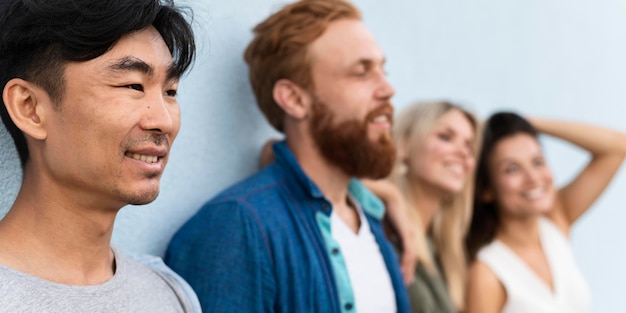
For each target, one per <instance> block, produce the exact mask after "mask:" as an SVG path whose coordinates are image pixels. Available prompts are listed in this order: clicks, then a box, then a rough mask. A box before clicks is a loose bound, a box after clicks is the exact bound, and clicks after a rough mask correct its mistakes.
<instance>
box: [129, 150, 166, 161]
mask: <svg viewBox="0 0 626 313" xmlns="http://www.w3.org/2000/svg"><path fill="white" fill-rule="evenodd" d="M126 156H127V157H130V158H133V159H135V160H140V161H144V162H146V163H156V161H158V160H159V157H157V156H156V155H145V154H138V153H130V152H126Z"/></svg>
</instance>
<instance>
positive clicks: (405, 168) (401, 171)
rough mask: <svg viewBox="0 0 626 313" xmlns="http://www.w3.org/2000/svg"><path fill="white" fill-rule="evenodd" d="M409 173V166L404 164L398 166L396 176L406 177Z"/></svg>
mask: <svg viewBox="0 0 626 313" xmlns="http://www.w3.org/2000/svg"><path fill="white" fill-rule="evenodd" d="M408 172H409V166H408V165H406V163H405V162H402V163H400V164H398V174H400V175H401V176H404V175H406V174H407V173H408Z"/></svg>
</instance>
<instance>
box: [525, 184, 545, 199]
mask: <svg viewBox="0 0 626 313" xmlns="http://www.w3.org/2000/svg"><path fill="white" fill-rule="evenodd" d="M545 193H546V190H545V189H544V188H542V187H538V188H534V189H531V190H528V191H526V192H524V193H522V196H523V197H524V198H526V199H528V200H535V199H538V198H541V197H542V196H543V195H544V194H545Z"/></svg>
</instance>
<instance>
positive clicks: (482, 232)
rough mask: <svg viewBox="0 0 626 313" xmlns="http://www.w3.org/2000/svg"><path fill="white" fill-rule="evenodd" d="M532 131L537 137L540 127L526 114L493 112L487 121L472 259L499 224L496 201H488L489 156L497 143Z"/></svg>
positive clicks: (468, 240) (478, 176)
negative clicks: (536, 126)
mask: <svg viewBox="0 0 626 313" xmlns="http://www.w3.org/2000/svg"><path fill="white" fill-rule="evenodd" d="M520 133H521V134H528V135H531V136H532V137H533V138H537V131H536V130H535V128H534V127H533V126H532V125H531V124H530V123H529V122H528V121H526V120H525V119H524V118H523V117H521V116H519V115H517V114H515V113H511V112H500V113H495V114H493V115H492V116H491V117H490V118H489V119H488V120H487V121H486V122H485V125H484V129H483V140H482V148H481V151H480V156H479V158H478V167H477V169H476V189H475V190H474V211H473V214H472V220H471V223H470V229H469V233H468V235H467V238H466V246H467V251H468V254H469V257H470V260H474V259H475V258H476V254H477V253H478V250H480V248H482V247H483V246H484V245H486V244H488V243H490V242H491V241H492V240H493V238H494V237H495V234H496V229H497V228H498V225H499V215H498V209H497V207H496V204H495V203H494V202H493V201H489V202H488V201H485V200H484V194H485V192H486V191H487V190H489V188H491V179H490V172H489V158H490V156H491V153H492V151H493V149H494V148H495V146H496V144H498V143H499V142H500V141H502V140H503V139H506V138H508V137H511V136H513V135H517V134H520Z"/></svg>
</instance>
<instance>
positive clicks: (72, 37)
mask: <svg viewBox="0 0 626 313" xmlns="http://www.w3.org/2000/svg"><path fill="white" fill-rule="evenodd" d="M186 13H190V11H188V10H186V11H183V10H182V9H180V8H177V7H175V6H174V3H173V1H172V0H0V94H1V93H2V89H4V86H5V85H6V84H7V82H8V81H9V80H11V79H13V78H21V79H24V80H26V81H29V82H31V83H34V84H35V85H37V86H39V87H41V88H43V89H44V90H45V91H46V92H47V93H48V94H49V95H50V98H51V99H52V100H53V101H54V102H55V103H59V102H60V101H61V100H62V99H63V93H64V88H65V81H64V78H63V73H64V68H65V64H66V63H67V62H70V61H78V62H80V61H88V60H91V59H94V58H97V57H99V56H101V55H103V54H104V53H106V52H107V51H108V50H109V49H111V47H112V46H113V45H114V44H115V43H116V42H117V41H118V40H119V39H120V38H121V37H123V36H124V35H126V34H129V33H132V32H134V31H138V30H141V29H144V28H146V27H148V26H150V25H152V26H154V28H156V29H157V31H158V32H159V33H160V34H161V37H162V38H163V40H164V41H165V44H166V45H167V47H168V49H169V50H170V53H171V54H172V58H173V59H174V65H173V68H172V70H171V72H170V73H169V74H170V76H171V77H174V78H178V77H180V76H182V74H183V73H184V72H185V71H186V70H187V69H188V68H189V66H190V65H191V63H192V62H193V59H194V56H195V51H196V47H195V41H194V37H193V30H192V28H191V25H190V22H188V21H187V20H186V19H185V18H186V15H187V14H186ZM0 102H1V104H2V105H0V116H1V117H2V122H3V123H4V125H5V127H6V128H7V130H8V132H9V133H10V134H11V136H12V137H13V140H14V142H15V146H16V148H17V151H18V155H19V157H20V162H21V164H22V168H23V167H24V166H25V164H26V162H27V160H28V158H29V153H28V148H27V146H26V139H25V138H24V134H23V133H22V132H21V130H20V129H19V128H17V126H15V124H14V123H13V121H12V120H11V118H10V117H9V115H8V112H7V109H6V107H5V104H4V101H3V100H2V99H1V97H0Z"/></svg>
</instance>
